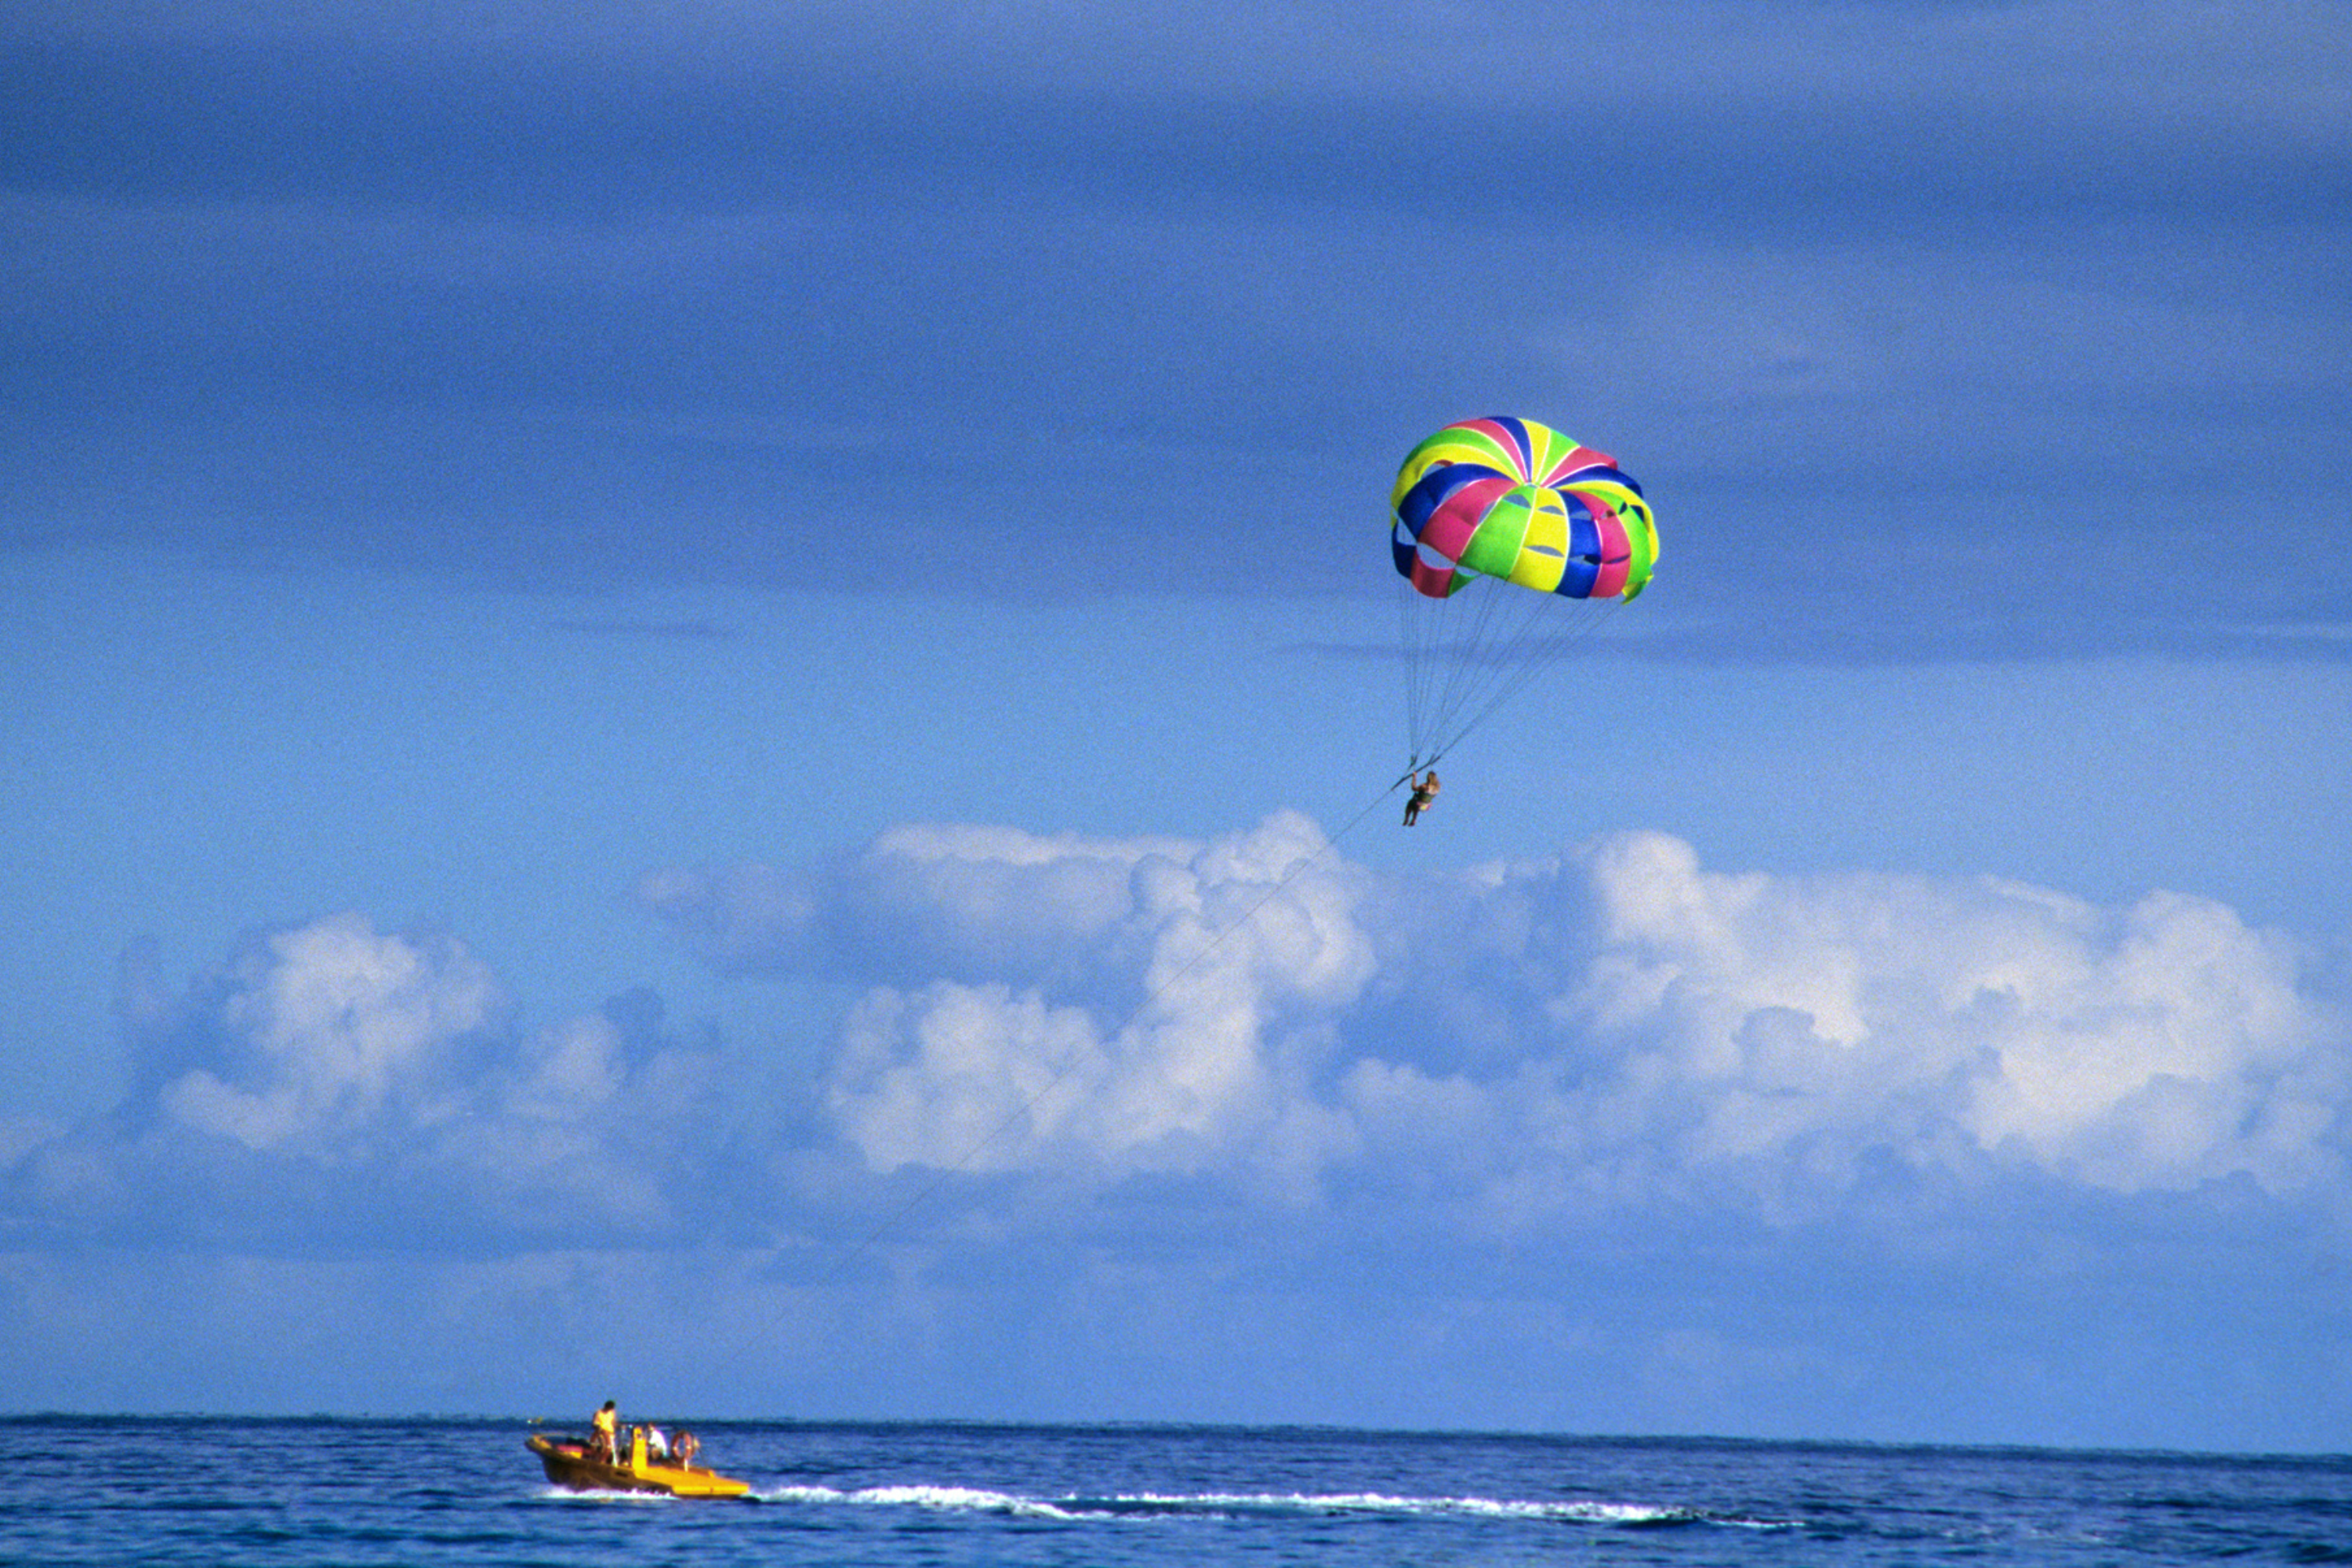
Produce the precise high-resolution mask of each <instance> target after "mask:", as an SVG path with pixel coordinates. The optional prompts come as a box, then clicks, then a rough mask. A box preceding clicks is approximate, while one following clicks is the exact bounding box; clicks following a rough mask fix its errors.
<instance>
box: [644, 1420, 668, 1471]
mask: <svg viewBox="0 0 2352 1568" xmlns="http://www.w3.org/2000/svg"><path fill="white" fill-rule="evenodd" d="M646 1458H648V1459H651V1460H653V1461H654V1462H655V1463H656V1464H659V1463H661V1462H662V1461H663V1460H666V1459H667V1458H669V1439H668V1438H667V1437H665V1436H662V1429H661V1428H660V1427H658V1426H655V1425H654V1424H653V1423H652V1422H650V1421H648V1422H646Z"/></svg>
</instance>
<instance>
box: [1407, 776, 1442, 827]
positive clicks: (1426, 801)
mask: <svg viewBox="0 0 2352 1568" xmlns="http://www.w3.org/2000/svg"><path fill="white" fill-rule="evenodd" d="M1405 777H1406V778H1408V779H1412V794H1411V795H1407V796H1406V797H1405V802H1404V825H1405V826H1407V827H1411V826H1412V825H1413V824H1414V823H1416V822H1418V821H1420V820H1421V814H1422V813H1423V812H1424V811H1426V810H1428V809H1429V807H1430V805H1431V804H1432V803H1433V802H1434V801H1435V800H1436V799H1437V790H1438V784H1437V770H1436V769H1435V768H1432V769H1430V770H1429V773H1427V775H1426V776H1424V777H1420V778H1414V777H1413V775H1412V774H1411V773H1407V774H1406V775H1405Z"/></svg>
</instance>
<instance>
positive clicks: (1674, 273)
mask: <svg viewBox="0 0 2352 1568" xmlns="http://www.w3.org/2000/svg"><path fill="white" fill-rule="evenodd" d="M1192 15H1193V14H1192V13H1188V12H1184V11H1181V9H1180V8H1176V7H1160V6H1143V5H1117V4H1108V5H1099V6H1095V7H1089V8H1084V9H1083V10H1074V9H1069V8H1060V7H1050V6H1045V5H1027V4H1019V3H1016V4H1012V5H1003V6H996V7H990V8H985V9H974V8H971V7H968V6H943V5H934V4H929V3H926V0H908V3H905V4H899V5H871V4H861V5H772V6H763V7H757V8H730V7H722V6H715V5H713V6H689V7H683V8H674V9H673V10H672V11H671V12H668V13H666V14H665V15H664V16H661V17H659V18H656V17H653V16H648V15H646V14H644V13H642V12H641V11H640V10H639V9H638V8H635V7H629V6H617V5H616V6H600V5H586V6H583V5H576V4H575V5H564V6H561V7H557V6H547V7H531V6H521V5H516V6H505V7H499V8H497V9H495V10H484V9H482V8H479V7H458V6H439V5H399V4H395V5H376V6H371V7H366V8H361V9H356V10H355V9H353V8H351V7H347V6H336V7H329V6H309V5H297V4H274V3H270V0H259V3H257V4H253V5H241V6H236V7H228V8H218V9H217V10H216V12H215V14H212V15H206V16H197V15H193V14H189V13H187V12H186V11H185V9H184V7H166V6H161V5H155V6H141V5H128V6H117V7H110V8H108V9H107V11H106V12H105V13H104V15H103V16H102V17H101V16H93V15H91V14H89V12H88V8H87V7H81V6H65V5H58V6H29V7H20V8H18V10H17V11H16V13H15V14H14V16H13V17H12V20H11V21H10V22H9V23H8V24H7V25H6V30H5V34H0V89H5V90H0V212H5V223H4V224H0V237H5V239H4V240H0V266H5V269H6V272H5V291H4V292H5V298H6V300H7V304H6V305H5V309H0V388H5V396H0V606H4V607H5V613H0V650H5V651H0V675H4V676H5V679H0V748H5V759H6V761H5V777H6V778H7V779H8V780H9V784H8V787H7V788H6V789H5V791H0V908H5V909H6V910H9V911H10V913H11V915H12V916H13V918H12V919H11V921H9V925H10V928H11V935H10V936H9V938H8V940H7V941H6V942H5V943H0V986H5V994H6V995H7V996H8V998H9V1005H8V1006H7V1007H5V1009H0V1325H5V1332H0V1345H5V1347H6V1348H5V1349H0V1387H5V1388H6V1389H7V1390H9V1391H10V1393H9V1394H7V1395H6V1396H5V1400H6V1403H8V1404H9V1405H12V1406H13V1407H17V1408H27V1409H30V1408H74V1409H109V1410H111V1409H130V1410H184V1409H224V1410H314V1409H331V1410H369V1411H407V1410H425V1409H431V1410H452V1411H515V1412H520V1413H526V1414H532V1413H545V1412H561V1411H563V1410H567V1409H571V1408H572V1407H575V1406H577V1407H580V1408H583V1409H584V1408H587V1407H588V1406H589V1405H593V1403H595V1402H596V1401H599V1400H601V1399H603V1398H604V1397H605V1396H606V1395H607V1394H615V1395H617V1396H619V1397H621V1398H622V1399H623V1401H624V1403H625V1404H631V1403H633V1404H637V1405H648V1404H650V1405H662V1406H663V1407H665V1408H673V1409H679V1410H703V1411H706V1412H709V1413H713V1414H718V1413H727V1414H747V1415H753V1414H756V1415H808V1416H829V1415H882V1416H890V1415H905V1416H964V1417H975V1418H996V1417H1003V1418H1024V1419H1027V1418H1044V1419H1065V1418H1066V1419H1097V1418H1108V1419H1178V1420H1251V1421H1330V1422H1346V1423H1360V1424H1384V1425H1385V1424H1395V1425H1409V1426H1515V1427H1540V1428H1547V1429H1555V1430H1569V1431H1584V1432H1708V1433H1726V1434H1734V1435H1753V1436H1818V1437H1863V1438H1880V1439H1890V1440H1907V1439H1933V1440H1959V1441H1978V1440H1982V1441H2015V1442H2048V1443H2066V1444H2091V1445H2099V1444H2113V1445H2127V1446H2171V1447H2221V1448H2264V1449H2268V1448H2284V1449H2340V1448H2341V1447H2342V1446H2343V1436H2342V1434H2343V1432H2344V1430H2345V1429H2346V1424H2347V1417H2352V1321H2347V1318H2346V1316H2345V1313H2344V1310H2343V1308H2342V1305H2341V1297H2342V1287H2343V1280H2344V1278H2345V1271H2346V1269H2347V1266H2352V1163H2347V1161H2352V1124H2347V1110H2352V1022H2347V1003H2352V985H2347V976H2352V897H2347V891H2346V887H2345V879H2346V873H2347V862H2348V861H2352V855H2347V847H2352V840H2347V828H2346V826H2345V825H2346V823H2347V821H2352V784H2347V770H2346V769H2345V767H2344V765H2343V761H2344V757H2345V755H2346V753H2347V742H2352V570H2347V567H2346V566H2345V565H2344V563H2343V557H2342V554H2341V551H2342V547H2343V541H2344V539H2345V537H2346V534H2347V527H2352V461H2347V457H2346V447H2345V443H2344V440H2343V433H2344V431H2345V430H2346V429H2347V428H2352V379H2347V375H2346V374H2345V370H2344V367H2345V365H2346V364H2347V363H2352V232H2347V231H2352V145H2347V142H2352V132H2347V127H2352V112H2347V111H2352V66H2348V65H2347V57H2346V55H2345V52H2344V50H2343V47H2342V44H2341V40H2340V37H2338V36H2337V35H2338V33H2339V32H2340V17H2339V16H2336V9H2335V8H2334V7H2331V6H2328V5H2284V6H2273V7H2267V8H2265V9H2263V11H2262V12H2261V13H2260V14H2259V15H2257V14H2252V13H2247V14H2239V13H2236V12H2232V11H2230V10H2227V9H2225V8H2221V7H2215V6H2210V5H2156V6H2148V5H2138V4H2134V5H2125V4H2121V3H2120V0H2117V3H2105V4H2103V3H2091V0H2084V3H2070V4H2040V3H2023V4H2006V5H2000V4H1985V5H1969V4H1958V3H1952V4H1936V3H1929V0H1917V3H1912V4H1892V3H1890V4H1867V3H1862V0H1855V3H1851V4H1826V3H1824V4H1792V5H1789V4H1784V5H1742V4H1730V3H1723V4H1695V3H1684V0H1666V3H1660V4H1652V5H1631V4H1627V5H1558V6H1533V7H1525V6H1522V7H1512V8H1506V7H1499V6H1475V5H1470V6H1463V5H1405V4H1393V5H1391V4H1374V5H1364V4H1349V5H1284V6H1274V5H1269V6H1263V7H1253V8H1251V9H1249V10H1247V11H1246V12H1241V13H1236V14H1235V15H1234V16H1231V17H1228V18H1226V19H1224V20H1223V22H1221V24H1220V25H1219V26H1215V27H1213V28H1204V27H1202V26H1198V25H1197V22H1196V21H1192V20H1187V19H1186V18H1188V17H1190V16H1192ZM1498 412H1510V413H1518V414H1523V415H1526V416H1530V417H1534V418H1538V419H1542V420H1545V421H1546V422H1548V423H1551V424H1554V425H1556V426H1559V427H1561V428H1563V429H1565V430H1568V431H1570V432H1571V433H1573V434H1574V435H1576V436H1577V437H1580V438H1581V439H1583V440H1585V441H1586V442H1588V443H1591V444H1592V445H1595V446H1598V447H1603V448H1605V449H1607V450H1610V451H1612V452H1613V453H1615V454H1616V455H1617V456H1618V457H1619V458H1621V459H1622V462H1623V463H1624V465H1625V466H1626V468H1628V469H1629V470H1630V471H1632V472H1633V474H1635V475H1636V476H1637V477H1638V478H1639V479H1641V480H1642V482H1643V485H1644V487H1645V489H1647V491H1648V493H1649V495H1650V497H1651V499H1652V500H1653V502H1654V505H1655V507H1656V510H1657V514H1658V519H1659V526H1660V531H1661V534H1662V536H1663V541H1664V552H1663V557H1662V561H1661V564H1660V570H1659V574H1658V577H1657V580H1656V583H1655V584H1654V586H1653V587H1652V589H1651V590H1650V592H1649V593H1648V594H1647V595H1644V596H1643V599H1642V600H1641V601H1640V602H1639V603H1638V604H1637V605H1633V606H1629V607H1628V608H1626V609H1625V610H1624V612H1623V613H1622V615H1619V616H1614V617H1613V618H1612V620H1611V621H1610V622H1609V624H1608V625H1607V626H1606V627H1605V629H1603V630H1602V631H1601V633H1600V634H1598V635H1596V636H1594V637H1591V638H1589V639H1586V640H1584V641H1581V642H1580V643H1579V644H1577V645H1576V647H1575V649H1574V651H1573V653H1572V654H1571V655H1570V656H1569V657H1565V658H1562V659H1560V660H1559V662H1558V663H1557V664H1556V665H1555V666H1553V667H1552V668H1548V669H1547V670H1546V671H1545V672H1544V673H1543V674H1542V676H1541V677H1540V678H1539V679H1537V680H1536V681H1535V682H1533V683H1532V684H1531V685H1530V686H1529V688H1528V689H1527V690H1526V692H1525V693H1524V694H1522V695H1521V696H1520V697H1519V698H1518V699H1517V701H1516V702H1515V703H1514V704H1513V705H1512V706H1511V707H1510V708H1509V709H1507V710H1505V711H1504V712H1503V713H1502V714H1501V715H1499V716H1498V717H1497V718H1496V719H1495V720H1494V721H1492V722H1491V723H1489V724H1488V725H1487V726H1486V727H1485V728H1483V729H1481V730H1480V731H1478V732H1477V733H1476V734H1475V736H1474V737H1473V738H1472V740H1471V741H1470V742H1468V743H1467V744H1466V745H1465V746H1464V747H1463V748H1462V749H1461V750H1460V752H1458V753H1457V754H1456V755H1455V756H1454V758H1453V759H1452V760H1451V762H1452V765H1451V766H1449V768H1448V771H1447V789H1446V794H1445V795H1444V799H1443V801H1442V802H1441V804H1440V805H1438V806H1437V807H1436V808H1435V809H1433V811H1432V813H1431V814H1430V816H1428V818H1427V819H1425V820H1424V822H1423V824H1422V825H1421V826H1419V827H1417V828H1416V829H1414V830H1413V832H1412V833H1411V834H1409V835H1408V834H1405V833H1403V832H1402V831H1401V830H1399V829H1398V828H1397V827H1396V826H1395V823H1394V820H1393V813H1394V809H1395V803H1394V801H1393V800H1387V801H1383V800H1382V799H1381V791H1382V789H1383V788H1384V786H1386V785H1387V784H1388V783H1389V781H1390V780H1391V779H1392V778H1393V777H1394V776H1395V774H1396V773H1397V772H1398V771H1399V769H1400V768H1401V767H1402V762H1403V756H1402V753H1403V751H1404V740H1403V714H1402V689H1401V682H1400V679H1399V677H1398V673H1397V670H1396V668H1395V662H1394V656H1395V651H1396V608H1395V605H1394V603H1393V598H1394V590H1393V584H1392V581H1391V577H1390V574H1389V569H1388V566H1387V560H1386V554H1385V547H1384V542H1383V541H1382V539H1381V534H1382V532H1383V531H1384V529H1385V523H1384V519H1383V516H1382V509H1383V505H1384V502H1385V498H1386V493H1387V488H1388V483H1389V479H1390V476H1391V473H1392V472H1393V469H1394V467H1395V465H1396V463H1397V462H1398V460H1399V459H1400V458H1402V455H1403V453H1404V451H1405V450H1406V449H1407V448H1408V447H1410V446H1411V445H1412V443H1413V442H1414V441H1415V440H1417V439H1418V438H1419V437H1422V436H1423V435H1424V434H1426V433H1427V432H1428V431H1429V430H1430V429H1433V428H1434V427H1435V426H1439V425H1442V424H1444V423H1445V422H1447V421H1448V420H1452V419H1454V418H1459V417H1465V416H1473V415H1479V414H1486V413H1498ZM673 1310H674V1311H676V1312H678V1313H682V1314H684V1315H686V1316H687V1317H688V1318H690V1320H691V1321H693V1322H695V1323H696V1324H697V1325H698V1334H697V1335H695V1336H694V1337H693V1338H692V1339H691V1340H690V1341H684V1342H681V1341H672V1340H667V1339H661V1340H657V1341H656V1342H649V1341H648V1336H646V1335H645V1334H643V1333H640V1332H637V1331H635V1330H634V1328H633V1324H635V1322H638V1321H642V1320H643V1319H644V1317H645V1316H646V1314H647V1313H649V1312H656V1313H668V1312H671V1311H673ZM583 1402H584V1403H583Z"/></svg>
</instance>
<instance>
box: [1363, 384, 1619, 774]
mask: <svg viewBox="0 0 2352 1568" xmlns="http://www.w3.org/2000/svg"><path fill="white" fill-rule="evenodd" d="M1389 510H1390V527H1389V549H1390V552H1391V555H1392V556H1393V558H1394V560H1395V563H1396V569H1397V574H1398V576H1399V578H1400V580H1401V583H1402V587H1403V589H1404V593H1403V595H1402V597H1403V600H1404V603H1403V606H1402V614H1403V617H1404V634H1403V635H1404V644H1405V647H1404V653H1405V666H1406V671H1405V673H1406V688H1407V710H1408V711H1407V728H1408V730H1409V731H1410V737H1409V738H1410V741H1411V744H1412V760H1413V763H1415V764H1416V765H1417V764H1419V763H1424V762H1429V761H1433V760H1434V759H1435V758H1436V757H1437V756H1439V755H1440V754H1442V753H1443V752H1445V751H1447V750H1449V749H1450V748H1451V747H1452V746H1453V745H1454V743H1455V742H1458V741H1459V740H1460V739H1461V738H1462V737H1463V736H1464V735H1465V734H1467V733H1468V732H1469V731H1470V730H1472V729H1473V728H1475V726H1476V725H1477V724H1479V723H1480V722H1482V721H1484V720H1485V719H1486V716H1487V715H1488V714H1490V713H1492V712H1493V711H1494V710H1496V708H1498V707H1500V706H1501V705H1502V704H1503V702H1505V701H1506V700H1508V699H1509V698H1510V696H1511V695H1512V694H1513V693H1514V692H1516V691H1517V689H1518V688H1519V687H1520V686H1522V685H1523V684H1525V682H1526V681H1527V679H1528V678H1529V677H1530V676H1531V675H1532V674H1533V672H1534V670H1535V669H1536V668H1538V667H1539V666H1540V664H1541V663H1542V662H1543V660H1544V659H1545V658H1546V657H1547V656H1548V655H1549V654H1551V653H1553V652H1556V651H1558V650H1559V647H1562V646H1563V645H1564V644H1565V643H1567V642H1568V641H1570V640H1571V639H1572V638H1573V637H1575V636H1577V635H1579V634H1580V632H1581V631H1583V630H1584V629H1586V626H1585V622H1586V620H1587V619H1588V618H1589V613H1590V612H1589V610H1588V609H1587V608H1586V607H1587V606H1590V607H1592V608H1600V607H1606V606H1609V605H1616V604H1622V603H1623V602H1625V601H1627V600H1630V599H1633V597H1635V596H1636V595H1639V594H1640V593H1641V592H1642V590H1643V588H1644V587H1646V586H1648V584H1649V582H1650V576H1651V574H1652V573H1653V572H1654V571H1655V570H1656V567H1657V562H1658V530H1657V523H1656V521H1655V520H1654V518H1653V517H1652V516H1651V514H1650V505H1649V502H1648V501H1646V500H1643V496H1642V489H1641V487H1640V486H1639V485H1637V484H1635V483H1634V482H1633V479H1632V478H1631V477H1630V476H1628V475H1627V474H1625V473H1624V472H1623V471H1622V469H1620V468H1618V467H1617V460H1616V459H1615V458H1612V457H1611V456H1609V454H1607V453H1606V452H1600V451H1595V450H1594V449H1593V448H1591V447H1585V446H1580V445H1579V444H1578V443H1577V442H1576V441H1574V440H1572V439H1570V437H1566V436H1563V435H1561V434H1560V433H1559V431H1557V430H1554V429H1552V428H1550V427H1549V426H1544V425H1538V424H1537V423H1536V422H1535V421H1534V420H1532V419H1516V418H1508V417H1497V418H1488V419H1465V420H1462V421H1461V422H1459V423H1457V424H1453V425H1448V426H1445V428H1444V429H1443V430H1440V431H1438V432H1437V433H1436V434H1435V435H1433V436H1431V437H1428V438H1427V439H1426V440H1424V441H1423V442H1422V443H1421V444H1420V445H1419V446H1417V447H1414V448H1413V449H1412V452H1411V453H1409V454H1408V455H1407V456H1406V458H1405V460H1404V466H1403V467H1402V468H1399V469H1398V470H1397V478H1396V485H1395V488H1394V489H1392V490H1391V492H1390V497H1389ZM1473 589H1475V590H1476V592H1475V593H1474V592H1470V590H1473ZM1563 601H1571V602H1574V603H1563Z"/></svg>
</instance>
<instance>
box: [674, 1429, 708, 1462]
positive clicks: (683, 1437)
mask: <svg viewBox="0 0 2352 1568" xmlns="http://www.w3.org/2000/svg"><path fill="white" fill-rule="evenodd" d="M701 1451H702V1444H701V1442H700V1441H699V1440H698V1438H697V1437H696V1436H695V1435H694V1434H693V1433H691V1432H680V1433H679V1434H678V1435H677V1437H676V1438H675V1439H674V1440H672V1442H671V1443H670V1446H669V1453H670V1458H673V1459H675V1460H677V1468H679V1469H681V1470H688V1469H692V1468H694V1456H695V1455H697V1454H698V1453H700V1452H701Z"/></svg>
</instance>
